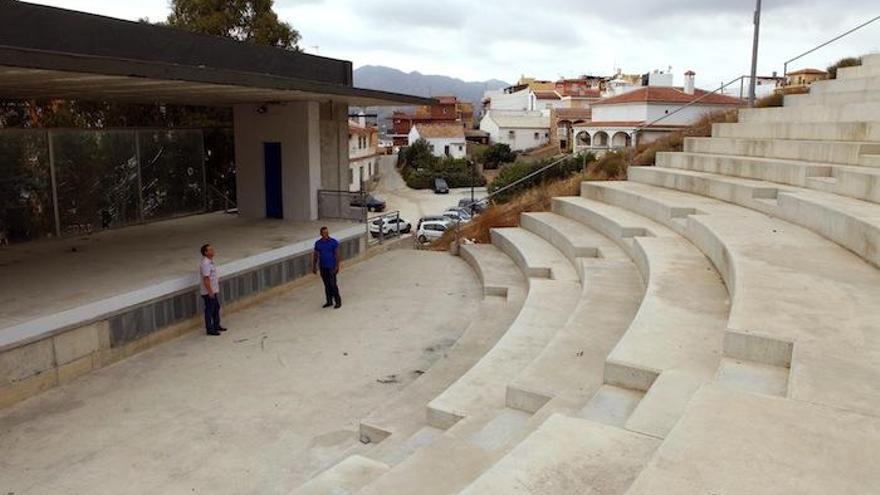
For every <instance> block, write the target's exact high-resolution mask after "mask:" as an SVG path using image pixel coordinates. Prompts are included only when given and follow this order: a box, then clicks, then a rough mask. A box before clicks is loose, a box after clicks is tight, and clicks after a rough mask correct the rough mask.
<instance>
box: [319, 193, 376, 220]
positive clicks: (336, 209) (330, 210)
mask: <svg viewBox="0 0 880 495" xmlns="http://www.w3.org/2000/svg"><path fill="white" fill-rule="evenodd" d="M366 197H367V194H366V193H365V192H363V191H356V192H352V191H342V190H334V189H319V190H318V218H335V219H342V220H353V221H355V222H365V221H366V220H367V213H368V212H367V206H366Z"/></svg>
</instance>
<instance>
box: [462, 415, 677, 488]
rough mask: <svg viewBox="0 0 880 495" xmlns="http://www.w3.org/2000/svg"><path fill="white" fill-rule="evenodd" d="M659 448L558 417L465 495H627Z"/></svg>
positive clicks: (645, 438)
mask: <svg viewBox="0 0 880 495" xmlns="http://www.w3.org/2000/svg"><path fill="white" fill-rule="evenodd" d="M659 443H660V440H658V439H656V438H653V437H650V436H647V435H641V434H638V433H633V432H629V431H626V430H623V429H620V428H615V427H612V426H607V425H604V424H601V423H596V422H593V421H589V420H584V419H579V418H571V417H567V416H564V415H561V414H557V415H553V416H551V417H550V418H549V419H548V420H547V421H545V422H544V424H542V425H541V426H540V428H538V429H537V430H536V431H535V432H534V433H532V434H531V435H530V436H529V437H528V438H526V439H525V440H524V441H523V442H521V443H520V444H519V445H518V446H517V447H516V448H514V449H513V450H512V451H511V452H510V453H508V454H507V455H506V456H505V457H504V458H503V459H501V460H500V461H499V462H498V463H496V464H495V465H494V466H492V468H491V469H489V470H487V471H486V472H485V473H483V474H482V475H481V476H480V477H479V478H477V479H476V480H475V481H474V482H473V483H471V484H470V485H469V486H468V487H467V488H466V489H464V490H462V491H461V492H459V493H460V494H462V495H491V494H498V495H501V494H511V493H530V494H535V495H538V494H546V495H582V494H592V493H595V494H600V493H601V494H603V495H610V494H616V493H623V492H624V491H625V490H626V488H627V487H629V485H630V484H631V483H632V481H633V480H634V479H635V477H636V475H637V474H638V473H639V471H640V470H641V469H642V467H643V466H644V464H645V463H647V462H648V460H649V459H650V457H651V455H652V453H653V452H654V451H655V449H656V448H657V446H658V445H659Z"/></svg>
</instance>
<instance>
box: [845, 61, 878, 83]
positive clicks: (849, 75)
mask: <svg viewBox="0 0 880 495" xmlns="http://www.w3.org/2000/svg"><path fill="white" fill-rule="evenodd" d="M865 77H880V66H877V65H864V64H863V65H860V66H856V67H840V68H838V69H837V79H841V80H842V79H861V78H865Z"/></svg>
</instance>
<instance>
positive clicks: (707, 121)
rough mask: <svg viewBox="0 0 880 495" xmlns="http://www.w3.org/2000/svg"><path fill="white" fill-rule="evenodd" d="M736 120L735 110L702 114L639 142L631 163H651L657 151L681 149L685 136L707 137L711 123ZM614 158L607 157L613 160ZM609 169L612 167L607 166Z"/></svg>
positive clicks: (710, 131)
mask: <svg viewBox="0 0 880 495" xmlns="http://www.w3.org/2000/svg"><path fill="white" fill-rule="evenodd" d="M736 121H737V111H736V110H719V111H716V112H711V113H707V114H706V115H703V116H702V117H701V118H700V120H698V121H697V122H695V123H694V124H693V125H692V126H690V127H688V128H687V129H684V130H682V131H677V132H673V133H672V134H669V135H667V136H664V137H662V138H660V139H657V140H656V141H651V142H650V143H644V144H640V145H639V146H638V147H637V148H636V152H635V155H634V156H633V157H632V164H633V165H637V166H644V165H653V164H654V160H655V158H656V156H657V153H658V152H661V151H681V150H682V149H683V148H684V138H686V137H708V136H711V135H712V124H718V123H731V122H736ZM615 159H616V158H609V160H615ZM608 168H609V169H612V168H613V167H612V166H611V165H609V166H608Z"/></svg>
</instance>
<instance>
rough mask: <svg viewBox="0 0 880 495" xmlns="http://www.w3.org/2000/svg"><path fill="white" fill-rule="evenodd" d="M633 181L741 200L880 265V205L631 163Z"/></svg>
mask: <svg viewBox="0 0 880 495" xmlns="http://www.w3.org/2000/svg"><path fill="white" fill-rule="evenodd" d="M629 178H630V180H631V181H633V182H641V183H644V184H651V185H655V186H659V187H665V188H668V189H676V190H679V191H684V192H689V193H694V194H700V195H703V196H709V197H712V198H715V199H720V200H722V201H727V202H730V203H736V204H738V205H740V206H745V207H747V208H751V209H754V210H758V211H760V212H762V213H766V214H768V215H772V216H775V217H778V218H782V219H784V220H787V221H789V222H791V223H793V224H796V225H800V226H802V227H806V228H808V229H810V230H812V231H814V232H816V233H817V234H819V235H821V236H823V237H825V238H827V239H830V240H832V241H834V242H836V243H838V244H840V245H841V246H843V247H845V248H847V249H849V250H851V251H853V252H854V253H856V254H858V255H859V256H861V257H862V258H863V259H864V260H866V261H868V262H869V263H871V264H873V265H874V266H876V267H880V251H878V250H877V249H876V246H878V245H880V205H878V204H876V203H870V202H865V201H860V200H857V199H853V198H848V197H843V196H840V195H837V194H830V193H826V192H821V191H810V190H806V189H802V188H798V187H792V186H782V185H779V184H774V183H770V182H765V181H760V180H752V179H743V178H737V177H728V176H724V175H717V174H710V173H705V172H696V171H691V170H678V169H668V168H657V167H632V168H630V173H629Z"/></svg>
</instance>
